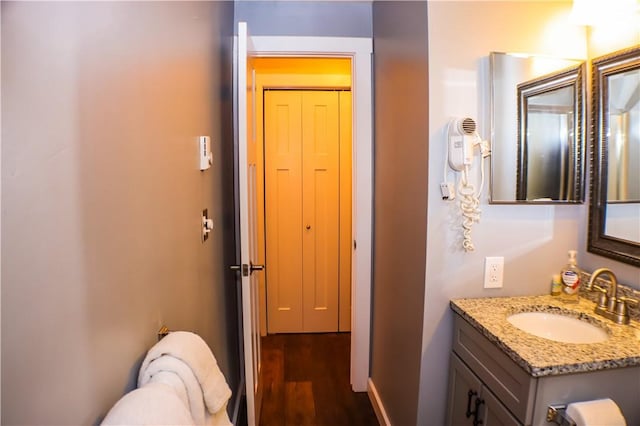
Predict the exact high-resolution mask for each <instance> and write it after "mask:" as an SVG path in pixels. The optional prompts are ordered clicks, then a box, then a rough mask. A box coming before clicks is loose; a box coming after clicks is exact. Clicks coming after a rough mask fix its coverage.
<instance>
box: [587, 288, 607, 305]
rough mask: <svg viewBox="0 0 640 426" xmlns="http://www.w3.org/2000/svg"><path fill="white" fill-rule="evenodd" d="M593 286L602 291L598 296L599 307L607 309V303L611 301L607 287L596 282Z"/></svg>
mask: <svg viewBox="0 0 640 426" xmlns="http://www.w3.org/2000/svg"><path fill="white" fill-rule="evenodd" d="M591 288H592V290H596V291H599V292H600V296H599V297H598V307H599V308H603V309H606V308H607V304H608V303H609V297H608V296H607V289H606V288H603V287H600V286H599V285H596V284H594V285H593V287H591Z"/></svg>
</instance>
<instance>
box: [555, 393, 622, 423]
mask: <svg viewBox="0 0 640 426" xmlns="http://www.w3.org/2000/svg"><path fill="white" fill-rule="evenodd" d="M567 415H568V416H569V417H571V419H572V420H573V421H574V422H575V423H576V425H577V426H626V425H627V422H626V421H625V419H624V416H623V415H622V412H621V411H620V407H618V404H616V403H615V402H614V401H613V400H611V399H610V398H605V399H596V400H593V401H584V402H574V403H571V404H569V405H568V406H567Z"/></svg>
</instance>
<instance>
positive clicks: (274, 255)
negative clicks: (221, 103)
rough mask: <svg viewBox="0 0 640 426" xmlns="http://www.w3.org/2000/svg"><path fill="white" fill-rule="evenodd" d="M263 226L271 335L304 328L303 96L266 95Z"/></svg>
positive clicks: (297, 93) (295, 93)
mask: <svg viewBox="0 0 640 426" xmlns="http://www.w3.org/2000/svg"><path fill="white" fill-rule="evenodd" d="M264 105H265V109H264V111H265V123H264V124H265V126H264V127H265V133H264V135H265V136H264V137H265V210H266V211H265V214H266V217H265V225H266V263H267V267H266V269H267V311H268V312H267V317H268V319H267V324H268V327H267V329H268V332H269V333H287V332H289V333H294V332H300V331H302V329H303V324H302V291H303V289H302V256H303V255H302V227H303V225H302V93H301V92H294V91H266V92H265V93H264Z"/></svg>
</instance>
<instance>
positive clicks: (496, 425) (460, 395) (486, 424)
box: [446, 353, 521, 426]
mask: <svg viewBox="0 0 640 426" xmlns="http://www.w3.org/2000/svg"><path fill="white" fill-rule="evenodd" d="M448 396H449V399H448V401H449V403H448V407H447V421H446V424H447V425H448V426H466V425H469V426H479V425H482V426H518V425H521V423H519V422H518V420H517V419H516V418H515V417H514V416H513V415H512V414H511V413H510V412H509V410H507V408H506V407H505V406H504V405H503V404H502V403H501V402H500V401H499V400H498V398H496V396H495V395H494V394H493V393H492V392H491V391H490V390H489V388H487V387H486V386H485V385H484V384H483V383H482V382H481V381H480V379H479V378H478V376H476V375H475V374H474V373H473V371H471V369H469V367H467V366H466V364H465V363H464V362H463V361H462V360H460V358H459V357H458V356H457V355H456V354H455V353H452V354H451V366H450V369H449V395H448Z"/></svg>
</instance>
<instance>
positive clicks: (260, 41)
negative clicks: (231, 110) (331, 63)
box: [251, 36, 373, 392]
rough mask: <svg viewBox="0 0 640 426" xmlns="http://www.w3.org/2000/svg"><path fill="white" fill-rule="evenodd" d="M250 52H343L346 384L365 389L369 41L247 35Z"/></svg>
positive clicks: (369, 199)
mask: <svg viewBox="0 0 640 426" xmlns="http://www.w3.org/2000/svg"><path fill="white" fill-rule="evenodd" d="M251 39H252V42H253V48H254V50H253V52H252V53H253V54H254V55H255V56H258V57H260V56H269V57H292V56H293V57H304V56H308V57H349V58H351V67H352V72H351V78H352V83H351V84H352V86H351V92H352V96H353V111H352V120H353V145H352V150H353V157H352V158H353V160H352V162H353V168H352V188H353V192H352V197H353V201H352V221H351V223H352V225H351V226H352V235H353V239H354V241H355V242H357V248H356V249H355V250H353V253H352V270H351V361H350V362H351V369H350V380H351V387H352V389H353V390H354V391H355V392H366V390H367V380H368V378H369V353H370V344H371V338H370V331H371V258H372V256H371V253H372V240H373V238H372V233H373V227H372V213H373V212H372V210H373V130H372V117H373V98H372V68H371V67H372V60H371V55H372V53H373V41H372V39H371V38H365V37H295V36H291V37H290V36H252V37H251Z"/></svg>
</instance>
